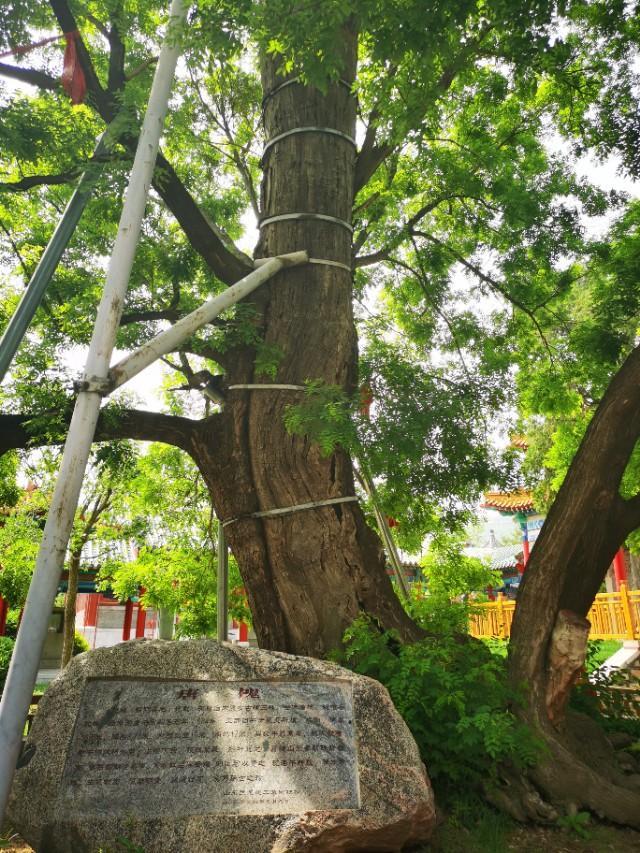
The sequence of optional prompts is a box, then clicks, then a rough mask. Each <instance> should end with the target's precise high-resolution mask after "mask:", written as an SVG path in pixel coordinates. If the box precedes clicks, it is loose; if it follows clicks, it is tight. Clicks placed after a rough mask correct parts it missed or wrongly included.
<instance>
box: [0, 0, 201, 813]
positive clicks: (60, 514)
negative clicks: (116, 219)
mask: <svg viewBox="0 0 640 853" xmlns="http://www.w3.org/2000/svg"><path fill="white" fill-rule="evenodd" d="M186 14H187V6H186V4H185V0H172V4H171V11H170V16H171V19H170V21H169V25H168V29H167V34H166V36H165V40H164V44H163V46H162V50H161V52H160V58H159V60H158V66H157V68H156V72H155V75H154V78H153V85H152V87H151V94H150V95H149V103H148V106H147V112H146V115H145V118H144V123H143V125H142V131H141V133H140V139H139V141H138V147H137V150H136V156H135V159H134V162H133V167H132V169H131V177H130V180H129V186H128V187H127V191H126V194H125V199H124V204H123V208H122V214H121V216H120V224H119V226H118V234H117V236H116V240H115V243H114V246H113V252H112V254H111V260H110V262H109V268H108V271H107V277H106V282H105V286H104V292H103V295H102V300H101V302H100V307H99V308H98V315H97V318H96V324H95V327H94V331H93V337H92V339H91V344H90V347H89V354H88V356H87V362H86V366H85V375H84V378H85V380H86V381H87V382H88V383H89V389H90V388H91V386H92V383H94V382H95V383H99V382H103V381H104V380H106V378H107V374H108V370H109V361H110V359H111V354H112V351H113V347H114V343H115V337H116V332H117V330H118V325H119V323H120V316H121V314H122V306H123V303H124V298H125V295H126V292H127V286H128V283H129V275H130V273H131V266H132V264H133V257H134V254H135V249H136V246H137V243H138V237H139V234H140V226H141V224H142V218H143V216H144V209H145V204H146V200H147V194H148V192H149V186H150V184H151V180H152V177H153V170H154V167H155V162H156V156H157V152H158V145H159V142H160V135H161V132H162V127H163V123H164V117H165V115H166V112H167V107H168V103H169V93H170V90H171V84H172V82H173V77H174V73H175V68H176V62H177V60H178V56H179V53H180V49H179V42H180V39H179V38H178V35H179V33H180V31H181V29H182V26H183V24H184V21H185V18H186ZM101 399H102V398H101V395H100V394H99V393H98V392H97V391H95V390H85V391H82V392H81V393H80V394H79V395H78V399H77V401H76V406H75V410H74V412H73V417H72V419H71V424H70V426H69V433H68V435H67V441H66V443H65V447H64V453H63V457H62V463H61V466H60V472H59V474H58V479H57V481H56V487H55V491H54V494H53V499H52V502H51V508H50V509H49V514H48V516H47V523H46V526H45V529H44V534H43V537H42V542H41V545H40V551H39V553H38V559H37V561H36V567H35V570H34V574H33V579H32V581H31V586H30V588H29V595H28V597H27V603H26V605H25V608H24V613H23V616H22V622H21V624H20V630H19V631H18V638H17V641H16V645H15V647H14V650H13V657H12V659H11V666H10V668H9V674H8V675H7V680H6V683H5V687H4V692H3V694H2V703H1V704H0V823H1V822H2V817H3V815H4V811H5V807H6V804H7V800H8V798H9V792H10V790H11V781H12V778H13V773H14V769H15V766H16V762H17V759H18V755H19V753H20V747H21V743H22V731H23V728H24V723H25V720H26V717H27V713H28V710H29V704H30V702H31V696H32V693H33V687H34V685H35V682H36V677H37V674H38V664H39V661H40V655H41V652H42V647H43V644H44V639H45V636H46V633H47V628H48V625H49V616H50V614H51V607H52V605H53V600H54V598H55V594H56V590H57V588H58V582H59V579H60V572H61V569H62V566H63V563H64V557H65V553H66V550H67V545H68V542H69V536H70V534H71V528H72V525H73V518H74V515H75V510H76V507H77V505H78V498H79V495H80V489H81V487H82V480H83V477H84V472H85V469H86V466H87V461H88V458H89V453H90V450H91V443H92V441H93V436H94V433H95V428H96V423H97V420H98V415H99V412H100V401H101Z"/></svg>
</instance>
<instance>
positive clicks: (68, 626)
mask: <svg viewBox="0 0 640 853" xmlns="http://www.w3.org/2000/svg"><path fill="white" fill-rule="evenodd" d="M79 577H80V551H79V550H76V551H73V553H72V554H71V557H70V559H69V578H68V580H67V594H66V596H65V599H64V618H63V621H62V659H61V661H60V666H61V667H62V669H64V668H65V666H66V665H67V664H68V663H69V661H70V660H71V658H72V657H73V644H74V640H75V636H76V601H77V599H78V579H79Z"/></svg>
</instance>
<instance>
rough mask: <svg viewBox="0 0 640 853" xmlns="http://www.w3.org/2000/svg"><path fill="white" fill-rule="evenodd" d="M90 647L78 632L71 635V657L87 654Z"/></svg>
mask: <svg viewBox="0 0 640 853" xmlns="http://www.w3.org/2000/svg"><path fill="white" fill-rule="evenodd" d="M90 648H91V646H90V645H89V643H88V641H87V640H85V638H84V637H83V636H82V634H81V633H80V632H79V631H76V632H75V634H74V635H73V655H74V657H75V656H76V655H81V654H82V652H88V651H89V649H90Z"/></svg>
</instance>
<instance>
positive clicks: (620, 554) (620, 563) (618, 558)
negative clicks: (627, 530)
mask: <svg viewBox="0 0 640 853" xmlns="http://www.w3.org/2000/svg"><path fill="white" fill-rule="evenodd" d="M613 573H614V575H615V578H616V588H617V590H618V592H620V584H623V583H626V582H627V564H626V563H625V560H624V551H623V550H622V548H618V550H617V551H616V555H615V557H614V558H613Z"/></svg>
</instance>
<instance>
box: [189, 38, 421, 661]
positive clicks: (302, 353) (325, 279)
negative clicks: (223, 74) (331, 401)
mask: <svg viewBox="0 0 640 853" xmlns="http://www.w3.org/2000/svg"><path fill="white" fill-rule="evenodd" d="M356 43H357V39H356V36H355V34H353V33H350V32H346V33H345V34H344V45H345V66H344V71H343V80H344V83H338V84H335V85H332V86H331V87H330V89H329V91H328V92H327V94H326V95H323V94H322V93H321V92H319V91H318V90H317V89H314V88H312V87H305V86H303V85H301V84H299V83H297V82H292V83H291V84H290V85H285V86H281V84H282V83H283V78H282V76H281V75H278V74H277V73H276V64H275V63H274V62H273V61H272V60H271V59H269V58H268V57H263V58H262V63H261V66H262V67H261V72H262V84H263V91H264V95H265V99H266V100H265V109H264V122H265V132H266V138H267V140H270V139H273V138H274V137H276V136H278V135H279V134H282V133H285V132H286V131H288V130H292V129H294V128H301V127H305V128H308V127H314V128H330V129H334V130H337V131H339V132H340V133H341V134H347V135H348V136H349V137H351V138H353V137H354V136H355V119H356V104H355V99H354V97H353V95H352V94H351V93H350V91H349V87H348V84H349V83H350V82H351V81H352V80H353V78H354V75H355V64H356ZM345 83H346V84H347V85H345ZM354 167H355V149H354V146H353V145H352V144H351V143H350V142H349V141H348V140H347V139H344V138H343V137H342V136H339V135H336V134H330V133H324V132H320V131H311V132H305V133H299V134H292V135H289V136H287V137H285V138H284V139H282V140H281V141H279V142H277V143H275V144H274V145H272V146H270V147H269V148H268V150H267V151H266V153H265V156H264V159H263V169H264V177H263V183H262V216H263V219H266V218H269V217H272V216H278V215H282V214H288V213H304V214H307V213H318V214H324V215H326V216H330V217H335V218H336V220H339V221H327V220H313V219H301V220H290V219H284V220H282V221H277V222H273V223H271V224H266V225H264V226H263V227H262V229H261V237H260V241H259V244H258V247H257V252H256V257H270V256H273V255H278V254H281V253H284V252H291V251H295V250H299V249H306V250H307V252H308V253H309V255H310V256H311V257H312V258H316V259H323V260H329V261H337V262H339V263H341V264H344V265H346V266H347V267H348V266H349V265H350V264H351V254H352V246H351V242H352V241H351V231H350V229H349V227H348V224H349V223H350V220H351V209H352V203H353V195H354ZM252 302H253V303H254V304H255V305H256V306H257V308H258V311H259V315H258V320H257V322H258V324H259V330H260V334H261V336H262V337H263V339H264V342H265V344H266V345H267V346H268V347H273V348H276V351H277V352H278V353H279V354H280V359H279V362H278V368H277V374H276V375H275V378H271V377H267V376H265V375H261V374H258V373H257V372H256V368H255V364H254V362H255V352H254V351H253V350H248V349H246V350H239V351H237V352H236V353H234V354H233V358H231V359H230V362H232V367H231V369H230V370H228V372H227V376H226V380H227V385H228V386H229V385H238V384H253V383H263V384H264V383H267V384H272V383H283V384H289V385H291V384H293V385H303V384H304V382H305V381H306V380H308V379H320V380H324V381H325V382H327V383H330V384H332V385H338V386H340V387H341V388H343V389H345V390H346V391H348V392H350V393H351V392H353V390H354V387H355V383H356V380H357V376H356V371H357V361H356V360H357V341H356V333H355V326H354V320H353V314H352V276H351V273H350V272H349V271H348V269H343V268H341V267H336V266H330V265H322V264H310V265H308V266H305V267H303V268H294V269H290V270H286V271H283V272H281V273H280V274H279V275H278V276H277V277H276V278H274V279H272V280H271V282H269V283H268V284H266V285H263V287H262V288H261V289H260V290H259V291H258V294H257V297H252ZM300 399H301V395H300V393H299V392H296V391H287V390H279V389H265V390H258V391H256V390H243V389H232V390H229V391H227V400H226V405H225V408H224V412H223V413H221V414H219V415H216V416H214V417H213V418H211V419H210V422H209V424H208V425H207V428H206V429H203V430H201V431H200V433H199V436H198V437H197V438H196V440H195V442H194V451H195V453H194V456H195V458H196V459H197V461H198V464H199V466H200V468H201V471H202V473H203V475H204V477H205V479H206V481H207V483H208V485H209V488H210V491H211V494H212V497H213V502H214V505H215V508H216V511H217V513H218V515H219V516H220V517H221V518H222V519H223V520H225V521H229V520H231V519H234V520H233V522H232V523H230V524H228V525H227V526H226V528H225V532H226V535H227V538H228V541H229V544H230V546H231V549H232V551H233V553H234V555H235V556H236V558H237V560H238V563H239V566H240V569H241V573H242V577H243V581H244V583H245V587H246V591H247V595H248V599H249V604H250V606H251V611H252V614H253V618H254V626H255V630H256V633H257V636H258V639H259V642H260V645H261V646H263V647H265V648H271V649H280V650H283V651H288V652H294V653H297V654H308V655H323V654H325V653H326V652H327V651H328V650H330V649H332V648H335V647H337V646H338V644H339V643H340V640H341V637H342V634H343V632H344V630H345V628H346V627H347V626H348V625H349V624H350V623H351V622H352V621H353V619H354V618H355V617H356V616H357V614H358V612H359V611H361V610H366V611H367V612H368V613H371V614H372V615H374V616H375V617H377V618H378V619H379V621H380V623H381V624H383V625H384V626H385V627H387V628H395V629H397V630H398V631H399V632H400V633H401V635H402V636H404V637H407V638H409V637H411V636H416V634H417V632H416V629H415V627H414V626H413V624H412V623H411V621H410V620H409V619H408V617H407V616H406V614H405V613H404V611H403V609H402V607H401V605H400V603H399V601H398V599H397V597H396V595H395V594H394V592H393V589H392V586H391V583H390V581H389V579H388V577H387V575H386V572H385V568H384V559H383V555H382V552H381V548H380V544H379V541H378V539H377V537H376V536H375V535H374V534H373V533H372V531H371V530H370V529H369V528H368V527H367V526H366V524H365V522H364V518H363V514H362V512H361V510H360V509H359V507H358V504H357V503H356V502H349V503H340V504H335V505H333V506H326V507H318V508H314V509H309V510H302V511H297V512H291V513H290V514H287V515H283V516H279V517H272V518H261V519H252V518H250V517H249V516H250V515H251V513H254V512H258V511H263V510H268V509H272V508H280V507H296V506H297V505H299V504H304V503H308V502H311V501H321V500H327V499H331V498H342V497H347V496H351V495H354V494H355V491H354V481H353V471H352V467H351V462H350V460H349V458H348V456H347V455H346V454H345V453H343V452H339V451H338V452H335V453H333V454H332V455H331V456H329V457H323V456H322V455H321V453H320V452H319V450H318V448H317V447H316V446H315V445H314V444H312V443H311V442H310V441H308V440H306V439H305V438H302V437H297V436H292V435H288V434H287V432H286V429H285V427H284V423H283V415H284V411H285V408H286V407H287V406H288V405H290V404H292V403H297V402H299V401H300Z"/></svg>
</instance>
